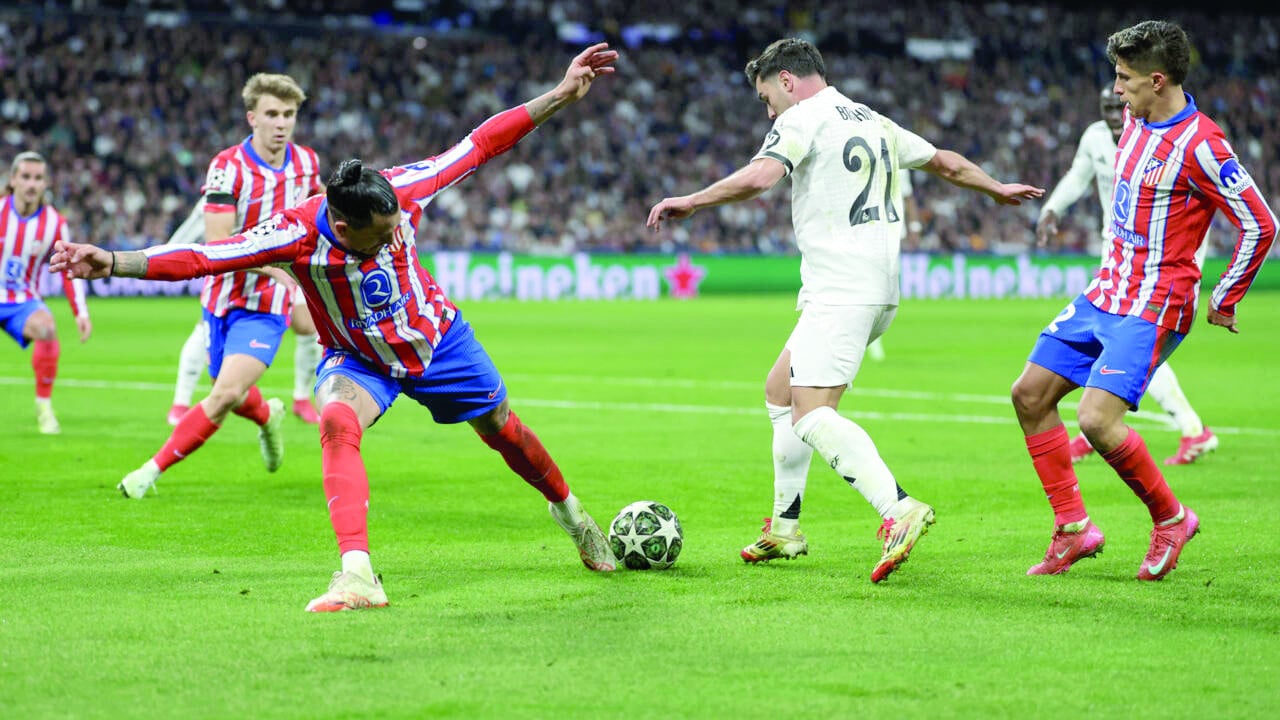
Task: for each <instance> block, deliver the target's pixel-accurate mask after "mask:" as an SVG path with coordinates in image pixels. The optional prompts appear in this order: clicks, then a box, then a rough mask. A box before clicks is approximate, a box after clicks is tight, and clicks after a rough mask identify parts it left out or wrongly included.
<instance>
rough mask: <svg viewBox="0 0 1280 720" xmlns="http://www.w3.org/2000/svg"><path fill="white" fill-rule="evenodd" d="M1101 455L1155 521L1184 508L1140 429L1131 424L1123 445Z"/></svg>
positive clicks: (1168, 517) (1170, 515) (1159, 520)
mask: <svg viewBox="0 0 1280 720" xmlns="http://www.w3.org/2000/svg"><path fill="white" fill-rule="evenodd" d="M1102 459H1103V460H1106V461H1107V462H1108V463H1110V465H1111V467H1113V468H1115V471H1116V473H1117V474H1118V475H1120V479H1121V480H1124V482H1125V484H1126V485H1128V486H1129V489H1130V490H1132V491H1133V494H1134V495H1137V496H1138V499H1140V500H1142V502H1143V503H1145V504H1146V506H1147V510H1149V511H1150V512H1151V520H1152V522H1156V523H1161V522H1164V521H1165V520H1171V519H1173V517H1174V516H1176V515H1177V514H1178V511H1179V510H1180V509H1182V505H1180V504H1179V503H1178V498H1177V497H1175V496H1174V494H1173V490H1170V489H1169V483H1167V482H1165V481H1164V475H1162V474H1160V468H1158V467H1156V461H1155V459H1154V458H1152V457H1151V453H1150V452H1149V451H1148V450H1147V444H1146V443H1145V442H1143V441H1142V436H1141V435H1139V434H1138V431H1136V430H1134V429H1133V428H1129V437H1127V438H1125V439H1124V442H1122V443H1120V447H1118V448H1116V449H1115V450H1112V451H1111V452H1109V453H1104V454H1103V456H1102Z"/></svg>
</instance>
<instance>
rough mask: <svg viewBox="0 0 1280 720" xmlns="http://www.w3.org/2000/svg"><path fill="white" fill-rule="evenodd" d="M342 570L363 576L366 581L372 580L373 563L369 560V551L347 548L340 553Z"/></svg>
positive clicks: (370, 581)
mask: <svg viewBox="0 0 1280 720" xmlns="http://www.w3.org/2000/svg"><path fill="white" fill-rule="evenodd" d="M342 572H344V573H354V574H356V575H359V576H360V577H361V578H364V580H365V581H366V582H369V583H372V582H373V563H372V562H371V561H370V560H369V553H367V552H365V551H364V550H348V551H346V552H344V553H342Z"/></svg>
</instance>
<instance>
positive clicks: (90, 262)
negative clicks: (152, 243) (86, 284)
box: [49, 242, 147, 280]
mask: <svg viewBox="0 0 1280 720" xmlns="http://www.w3.org/2000/svg"><path fill="white" fill-rule="evenodd" d="M53 247H54V252H53V256H52V257H50V258H49V271H50V272H55V273H59V272H64V273H66V274H67V277H71V278H82V279H84V280H97V279H98V278H105V277H111V276H112V275H117V276H119V277H142V276H143V274H144V273H146V271H147V256H146V255H143V254H142V253H141V252H139V251H136V250H135V251H128V252H109V251H107V250H103V249H102V248H100V247H96V246H94V245H86V244H83V243H68V242H59V243H57V244H55V245H54V246H53Z"/></svg>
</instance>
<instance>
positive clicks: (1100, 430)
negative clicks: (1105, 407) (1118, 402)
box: [1076, 403, 1114, 447]
mask: <svg viewBox="0 0 1280 720" xmlns="http://www.w3.org/2000/svg"><path fill="white" fill-rule="evenodd" d="M1076 422H1077V423H1078V424H1079V425H1080V432H1082V433H1084V436H1085V437H1086V438H1089V443H1090V444H1091V445H1093V446H1094V447H1100V446H1104V447H1105V445H1106V443H1105V442H1101V443H1099V442H1095V439H1097V440H1098V441H1102V440H1103V439H1104V438H1105V437H1106V436H1107V434H1108V431H1109V430H1110V429H1111V426H1112V425H1113V423H1114V421H1113V418H1112V417H1111V415H1110V414H1109V413H1106V412H1102V411H1101V410H1099V409H1098V408H1093V407H1089V406H1088V405H1086V404H1083V403H1081V405H1080V407H1079V408H1078V409H1077V410H1076Z"/></svg>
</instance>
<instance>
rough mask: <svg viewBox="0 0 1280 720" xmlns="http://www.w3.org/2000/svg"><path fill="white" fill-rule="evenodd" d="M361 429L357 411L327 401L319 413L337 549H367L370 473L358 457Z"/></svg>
mask: <svg viewBox="0 0 1280 720" xmlns="http://www.w3.org/2000/svg"><path fill="white" fill-rule="evenodd" d="M362 435H364V430H363V429H362V428H361V427H360V418H359V417H358V416H357V415H356V411H355V410H352V409H351V407H349V406H347V405H343V404H342V403H336V402H335V403H329V404H328V405H325V407H324V410H323V411H322V412H321V413H320V466H321V468H322V469H323V471H324V496H325V498H326V499H328V501H329V521H330V522H331V523H333V532H334V533H335V534H337V536H338V550H339V552H344V553H345V552H347V551H348V550H363V551H364V552H369V523H368V520H369V475H368V474H367V473H366V472H365V469H364V459H363V458H361V457H360V438H361V436H362Z"/></svg>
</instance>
